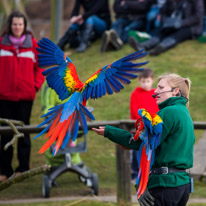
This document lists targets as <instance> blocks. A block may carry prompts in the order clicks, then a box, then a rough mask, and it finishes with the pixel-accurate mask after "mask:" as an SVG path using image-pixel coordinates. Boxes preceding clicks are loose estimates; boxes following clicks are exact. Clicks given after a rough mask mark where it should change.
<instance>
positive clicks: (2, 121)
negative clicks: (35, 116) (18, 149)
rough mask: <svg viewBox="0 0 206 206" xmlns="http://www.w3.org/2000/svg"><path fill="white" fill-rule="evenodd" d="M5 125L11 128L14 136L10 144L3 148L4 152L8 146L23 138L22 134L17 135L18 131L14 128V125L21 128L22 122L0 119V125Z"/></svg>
mask: <svg viewBox="0 0 206 206" xmlns="http://www.w3.org/2000/svg"><path fill="white" fill-rule="evenodd" d="M2 123H3V124H7V125H9V126H10V127H11V129H12V130H13V132H14V136H13V138H12V140H11V141H10V142H8V143H7V144H6V145H5V146H4V150H7V149H8V147H9V146H11V145H14V143H15V141H16V140H17V139H18V138H20V137H24V134H23V133H19V131H18V130H17V128H16V127H15V125H20V126H23V125H24V122H22V121H17V120H9V119H2V118H0V124H2Z"/></svg>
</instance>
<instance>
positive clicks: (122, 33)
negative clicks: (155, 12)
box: [112, 18, 144, 43]
mask: <svg viewBox="0 0 206 206" xmlns="http://www.w3.org/2000/svg"><path fill="white" fill-rule="evenodd" d="M143 26H144V21H143V20H137V21H135V20H130V19H128V18H119V19H117V20H116V21H115V22H114V23H113V24H112V29H114V30H115V31H116V32H117V34H118V36H119V37H120V39H121V40H122V41H123V43H126V42H127V41H128V32H129V31H131V30H140V29H141V28H142V27H143Z"/></svg>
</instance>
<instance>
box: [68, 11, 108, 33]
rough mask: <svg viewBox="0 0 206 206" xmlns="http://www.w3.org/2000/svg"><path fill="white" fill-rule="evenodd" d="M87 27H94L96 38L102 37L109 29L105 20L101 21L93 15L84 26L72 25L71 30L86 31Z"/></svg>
mask: <svg viewBox="0 0 206 206" xmlns="http://www.w3.org/2000/svg"><path fill="white" fill-rule="evenodd" d="M86 25H92V26H93V30H94V32H95V36H96V37H100V36H101V35H102V34H103V32H104V31H105V30H106V29H107V24H106V22H105V21H104V20H102V19H100V18H99V17H98V16H96V15H93V16H90V17H88V18H87V19H86V20H85V21H84V23H83V24H82V25H79V24H76V23H75V24H71V25H70V29H71V30H74V31H76V32H77V31H81V30H84V28H85V26H86Z"/></svg>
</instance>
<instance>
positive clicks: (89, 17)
mask: <svg viewBox="0 0 206 206" xmlns="http://www.w3.org/2000/svg"><path fill="white" fill-rule="evenodd" d="M80 6H83V8H84V13H83V15H82V14H79V11H80ZM110 23H111V22H110V12H109V6H108V0H101V1H99V0H76V2H75V5H74V9H73V11H72V15H71V19H70V24H71V25H70V27H69V29H68V30H67V31H66V33H65V34H64V36H63V37H62V38H61V39H60V41H59V43H58V46H59V47H60V48H61V49H62V50H64V46H65V45H66V44H67V43H69V45H70V47H78V48H77V52H83V51H85V50H86V49H87V47H88V46H89V43H90V40H91V38H92V32H94V38H98V37H101V35H102V34H103V32H104V31H105V30H106V29H108V28H109V27H110ZM78 33H79V36H78V35H77V34H78Z"/></svg>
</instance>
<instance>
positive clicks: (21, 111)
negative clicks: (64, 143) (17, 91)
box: [0, 100, 33, 177]
mask: <svg viewBox="0 0 206 206" xmlns="http://www.w3.org/2000/svg"><path fill="white" fill-rule="evenodd" d="M32 104H33V101H19V102H13V101H5V100H0V117H1V118H6V119H14V120H21V121H23V122H24V124H26V125H28V124H29V119H30V116H31V109H32ZM12 137H13V136H12V135H1V136H0V174H2V175H6V176H7V177H9V176H11V175H12V174H13V169H12V165H11V164H12V157H13V147H12V146H10V147H9V148H8V149H7V150H6V151H5V150H4V146H5V145H6V143H7V142H9V141H10V140H11V139H12ZM30 150H31V142H30V136H29V135H28V134H24V137H23V138H19V139H18V144H17V156H18V160H19V166H18V167H17V168H16V172H24V171H26V170H29V159H30Z"/></svg>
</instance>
